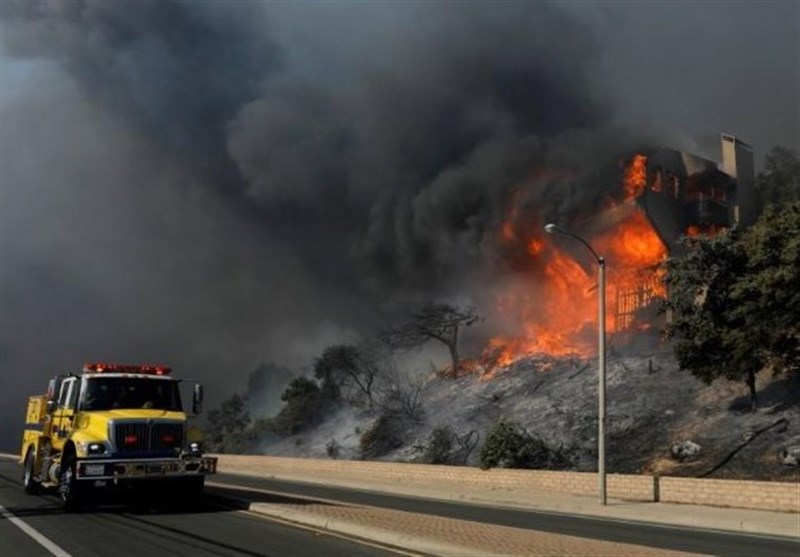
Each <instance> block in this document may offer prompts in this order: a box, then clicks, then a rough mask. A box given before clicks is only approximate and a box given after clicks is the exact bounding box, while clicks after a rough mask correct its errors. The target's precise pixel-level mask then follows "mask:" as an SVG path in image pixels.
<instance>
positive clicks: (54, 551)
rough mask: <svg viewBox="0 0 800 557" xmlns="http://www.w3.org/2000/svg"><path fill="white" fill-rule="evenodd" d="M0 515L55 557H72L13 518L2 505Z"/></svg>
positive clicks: (31, 528)
mask: <svg viewBox="0 0 800 557" xmlns="http://www.w3.org/2000/svg"><path fill="white" fill-rule="evenodd" d="M0 514H2V515H3V516H4V517H6V518H7V519H8V520H9V521H11V523H12V524H13V525H14V526H16V527H17V528H19V529H20V530H22V531H23V532H25V533H26V534H28V535H29V536H30V537H32V538H33V539H34V540H35V541H36V542H38V544H39V545H41V546H42V547H44V548H45V549H46V550H47V551H49V552H50V553H52V554H53V555H55V556H56V557H72V555H70V554H69V553H67V552H66V551H64V550H63V549H62V548H61V547H59V546H58V545H56V544H55V543H54V542H52V541H50V538H48V537H46V536H45V535H44V534H42V533H41V532H39V531H38V530H36V529H35V528H33V527H32V526H30V525H29V524H27V523H26V522H23V521H22V520H21V519H19V518H17V517H16V516H14V515H13V514H12V513H11V511H9V510H7V509H6V508H5V507H4V506H3V505H0Z"/></svg>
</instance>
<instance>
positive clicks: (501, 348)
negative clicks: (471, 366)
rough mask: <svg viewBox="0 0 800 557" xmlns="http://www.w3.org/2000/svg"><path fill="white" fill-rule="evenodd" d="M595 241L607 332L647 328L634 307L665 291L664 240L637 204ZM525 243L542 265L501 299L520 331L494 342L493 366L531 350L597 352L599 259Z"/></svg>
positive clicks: (502, 313) (489, 356)
mask: <svg viewBox="0 0 800 557" xmlns="http://www.w3.org/2000/svg"><path fill="white" fill-rule="evenodd" d="M590 241H591V243H592V245H593V246H594V248H595V249H596V250H597V251H598V253H600V254H601V255H603V256H604V257H605V258H606V261H607V281H606V282H607V288H606V310H607V311H606V316H607V317H606V330H607V331H608V332H609V333H613V332H616V331H618V330H621V329H623V328H626V327H629V326H632V325H634V324H635V325H636V326H637V327H639V328H640V329H641V325H640V324H637V323H635V312H636V311H637V310H638V309H639V308H640V307H642V306H643V305H646V304H647V303H649V302H650V301H652V300H653V298H655V297H658V296H664V295H665V288H664V285H663V282H662V281H661V278H662V277H661V271H660V270H658V269H657V267H658V265H659V264H660V263H661V262H662V261H663V260H664V259H665V258H666V255H667V251H666V248H665V246H664V244H663V243H662V242H661V239H660V238H659V237H658V235H657V234H656V233H655V231H654V230H653V228H652V227H651V225H650V223H649V222H648V220H647V218H646V216H645V215H644V213H642V212H641V211H639V210H634V211H633V212H631V214H630V215H629V216H627V217H626V218H624V219H622V220H619V221H617V223H616V224H615V225H613V226H612V227H611V228H610V229H608V230H606V231H604V232H603V233H602V234H600V235H598V236H596V237H594V238H591V239H590ZM527 245H528V253H529V256H530V257H532V258H534V257H535V258H536V259H537V260H539V261H540V262H542V263H543V268H541V269H540V273H539V275H538V276H537V277H535V278H534V277H531V280H530V282H526V283H525V284H522V285H517V286H514V287H508V288H506V289H505V290H504V291H503V292H502V293H501V294H500V296H499V297H498V303H497V308H496V311H497V313H498V315H499V317H500V319H501V320H502V321H504V322H507V323H509V324H511V327H510V328H511V329H513V330H514V333H513V334H512V335H505V336H497V337H495V338H493V339H491V340H490V341H489V344H488V346H487V347H486V349H485V350H484V353H483V358H482V359H483V361H484V367H485V368H488V369H493V368H496V367H501V366H506V365H508V364H510V363H512V362H514V361H515V360H517V359H519V358H522V357H526V356H530V355H533V354H540V353H544V354H548V355H552V356H565V355H577V356H590V355H592V354H594V352H595V350H596V343H597V336H596V335H597V319H598V305H597V304H598V296H597V275H596V268H597V267H596V264H595V263H593V262H591V267H587V268H584V267H583V266H581V264H579V263H578V262H577V260H576V259H575V257H574V256H573V254H572V253H570V254H567V253H564V252H562V251H560V250H559V249H558V248H557V247H556V245H555V244H554V243H553V242H550V241H548V242H544V241H543V240H542V239H541V238H531V239H530V240H529V241H528V243H527ZM578 249H580V248H576V251H575V255H577V254H578V253H579V252H578V251H577V250H578ZM590 261H591V260H590ZM618 313H619V314H620V321H619V322H618V319H617V317H618Z"/></svg>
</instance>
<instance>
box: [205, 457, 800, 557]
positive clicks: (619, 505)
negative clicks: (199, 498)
mask: <svg viewBox="0 0 800 557" xmlns="http://www.w3.org/2000/svg"><path fill="white" fill-rule="evenodd" d="M223 472H227V473H232V471H230V470H227V471H223ZM236 473H237V474H241V475H247V476H252V477H264V478H275V479H283V480H289V481H296V482H303V483H314V484H321V485H326V486H336V487H346V488H351V489H359V490H362V491H378V492H381V493H393V494H397V495H404V496H410V497H419V498H427V499H439V500H446V501H455V502H468V503H472V504H476V505H486V506H487V507H506V508H516V509H527V510H537V511H543V512H549V513H562V514H569V515H577V516H585V517H594V518H601V519H604V520H611V521H623V522H637V523H648V524H655V525H677V526H686V527H692V528H702V529H710V530H729V531H735V532H739V533H742V532H746V533H752V534H761V535H770V536H781V537H788V538H795V539H797V540H798V545H800V514H790V513H776V512H766V511H750V510H741V509H725V508H718V507H701V506H696V505H675V504H667V503H640V502H628V501H619V500H609V501H608V505H607V506H605V507H602V506H601V505H600V504H599V502H598V501H597V500H595V499H594V498H587V497H580V496H574V495H562V494H559V493H551V492H539V493H532V492H528V493H518V492H511V491H505V490H485V489H484V490H479V489H471V488H470V489H466V488H463V489H459V490H451V489H443V488H442V486H441V485H423V484H421V483H415V484H413V485H410V484H407V483H406V484H401V483H399V482H396V483H387V482H384V483H380V482H374V481H370V482H368V483H367V482H363V481H355V480H352V479H351V480H343V479H331V478H324V479H323V478H309V477H303V478H300V477H289V476H287V475H284V474H281V475H273V474H268V473H252V472H251V473H241V472H236ZM208 485H209V486H215V485H216V486H219V487H225V488H228V489H238V490H241V492H242V496H241V498H240V500H241V501H242V502H243V506H244V507H245V508H248V510H250V511H252V512H255V513H259V514H264V515H267V516H270V517H272V518H275V519H279V520H286V521H289V522H292V523H296V524H301V525H304V526H308V527H311V528H315V529H320V530H325V531H329V532H334V533H340V534H344V535H348V536H354V537H358V538H362V539H365V540H370V541H374V542H377V543H381V544H385V545H390V546H394V547H398V548H404V549H405V550H407V551H410V552H419V553H423V554H432V555H442V556H465V557H466V556H471V557H479V556H487V555H492V556H494V555H530V556H551V555H567V556H573V555H574V556H583V555H614V556H617V555H619V556H632V557H633V556H637V557H638V556H642V557H647V556H656V555H659V556H660V555H664V556H667V555H694V554H691V553H684V552H680V551H674V550H667V549H658V548H653V547H648V546H643V545H634V544H628V543H616V542H608V541H601V540H594V539H588V538H580V537H576V536H569V535H564V534H555V533H549V532H540V531H534V530H527V529H522V528H512V527H506V526H498V525H494V524H483V523H480V522H472V521H467V520H458V519H451V518H445V517H441V516H432V515H423V514H414V513H410V512H405V511H398V510H392V509H386V508H378V507H370V506H362V505H355V504H349V503H344V502H341V501H336V500H326V499H320V498H311V497H303V496H297V495H290V494H288V493H287V494H283V495H285V496H283V497H282V496H280V495H278V494H277V492H274V491H269V490H255V491H254V490H251V489H245V488H241V487H237V486H233V485H228V484H224V483H221V482H216V481H209V482H208Z"/></svg>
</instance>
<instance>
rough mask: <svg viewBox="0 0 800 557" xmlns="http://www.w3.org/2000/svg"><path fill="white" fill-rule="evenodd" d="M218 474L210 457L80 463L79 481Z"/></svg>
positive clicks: (87, 461) (96, 460)
mask: <svg viewBox="0 0 800 557" xmlns="http://www.w3.org/2000/svg"><path fill="white" fill-rule="evenodd" d="M216 472H217V458H216V457H213V456H185V457H182V458H156V459H135V460H123V459H120V460H117V459H114V460H111V459H109V460H103V459H91V460H79V461H78V466H77V474H76V479H78V480H129V479H146V478H166V477H170V478H171V477H191V476H205V475H208V474H215V473H216Z"/></svg>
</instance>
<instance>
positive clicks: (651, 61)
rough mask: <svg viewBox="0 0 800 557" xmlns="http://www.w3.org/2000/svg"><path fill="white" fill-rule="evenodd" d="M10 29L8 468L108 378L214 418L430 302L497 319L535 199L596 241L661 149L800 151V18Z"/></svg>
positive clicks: (150, 23)
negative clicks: (607, 202)
mask: <svg viewBox="0 0 800 557" xmlns="http://www.w3.org/2000/svg"><path fill="white" fill-rule="evenodd" d="M0 10H1V11H0V47H1V50H0V118H1V119H2V125H1V126H0V310H1V312H0V384H1V385H2V387H1V388H0V419H1V420H2V421H0V448H2V449H4V450H13V449H14V448H15V447H16V445H17V443H18V441H19V435H20V433H21V428H22V414H23V411H24V404H25V397H26V396H27V395H29V394H35V393H38V392H42V391H43V390H44V388H45V385H46V381H47V379H48V378H49V377H51V376H53V375H55V374H57V373H65V372H76V371H78V370H79V369H80V366H81V364H82V363H83V362H85V361H92V360H99V361H122V362H163V363H167V364H171V365H172V366H173V367H174V368H175V369H176V374H179V375H181V376H183V377H187V378H193V379H199V380H202V381H203V382H204V383H205V384H206V386H207V393H208V395H209V400H208V403H209V404H210V405H211V406H213V405H214V404H216V403H218V402H219V401H221V400H222V399H224V398H225V397H227V396H229V395H230V394H232V393H233V392H235V391H241V390H242V389H244V388H245V386H246V385H247V382H248V377H249V375H250V373H251V372H252V371H253V370H254V369H256V368H257V367H258V366H259V365H260V364H262V363H264V362H266V363H273V364H276V365H278V366H285V367H287V368H290V369H291V370H292V372H293V373H301V372H303V371H305V370H307V369H308V366H309V365H310V364H311V363H312V362H313V359H314V357H316V356H318V355H319V354H320V353H321V351H322V349H323V348H324V347H325V346H328V345H330V344H332V343H338V342H356V341H358V340H359V339H363V338H366V337H368V336H369V335H370V334H372V333H374V331H375V330H378V329H379V328H380V327H381V326H384V325H385V324H386V323H388V322H391V321H392V319H395V318H397V316H398V315H402V313H403V311H405V310H407V308H409V307H412V306H413V305H414V304H417V303H420V302H421V301H423V300H428V299H446V300H450V301H454V302H456V303H462V302H463V303H475V304H477V305H479V306H480V303H481V302H485V298H484V297H483V296H482V292H484V291H485V290H486V288H487V285H488V284H490V283H493V281H497V280H499V279H500V278H502V277H504V276H506V275H508V274H513V273H514V272H515V271H516V270H517V266H515V264H514V261H513V258H510V257H509V255H508V254H507V253H504V252H503V251H502V249H500V247H499V246H498V245H497V243H496V242H495V240H494V238H495V236H496V231H497V229H498V226H499V225H500V223H501V222H502V221H503V219H504V218H506V216H507V215H508V212H509V209H510V207H511V206H512V205H514V203H517V202H518V200H519V199H520V196H521V197H522V198H523V201H524V203H523V202H520V203H522V204H523V205H524V208H525V214H526V215H527V216H529V218H530V222H531V226H534V225H536V226H538V225H539V224H540V223H541V222H545V221H546V220H552V219H556V220H559V221H560V222H569V221H570V220H571V219H576V218H579V217H580V216H581V215H582V214H584V213H585V212H586V211H590V210H591V208H592V206H594V205H596V203H597V202H598V200H600V199H602V198H603V196H605V195H608V192H609V191H610V189H611V188H612V187H615V184H614V183H613V182H614V180H613V176H614V173H615V172H616V169H617V166H618V161H619V160H620V157H623V156H625V154H630V153H631V152H633V151H634V150H635V149H637V148H640V147H643V146H662V145H664V146H671V147H675V148H678V149H682V150H687V151H691V152H695V153H697V154H700V155H703V156H706V157H708V158H711V159H715V160H718V159H719V158H720V154H719V133H720V132H725V133H730V134H734V135H736V136H737V137H740V138H742V139H743V140H745V141H746V142H748V143H750V144H751V145H753V146H754V147H755V152H756V162H757V165H760V164H761V163H762V162H763V157H764V154H765V153H766V152H767V151H768V150H769V149H770V148H771V147H772V146H774V145H786V146H789V147H791V148H793V149H798V147H800V137H799V135H800V132H799V131H798V128H799V124H798V119H799V118H800V111H799V110H798V104H799V103H800V54H798V53H800V5H799V4H798V3H796V2H788V1H787V2H768V1H762V2H745V1H737V2H712V1H707V2H649V1H648V2H553V3H550V2H504V3H497V2H486V3H482V2H430V3H421V2H420V3H416V2H407V3H400V2H372V3H363V2H296V3H259V2H244V1H241V2H240V1H235V0H233V1H226V2H223V1H206V2H125V1H118V0H115V1H99V2H83V1H71V2H36V1H33V2H3V3H2V4H0ZM517 192H523V194H524V195H522V194H519V193H517ZM441 357H442V360H443V361H444V360H445V359H446V351H444V350H443V354H441Z"/></svg>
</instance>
